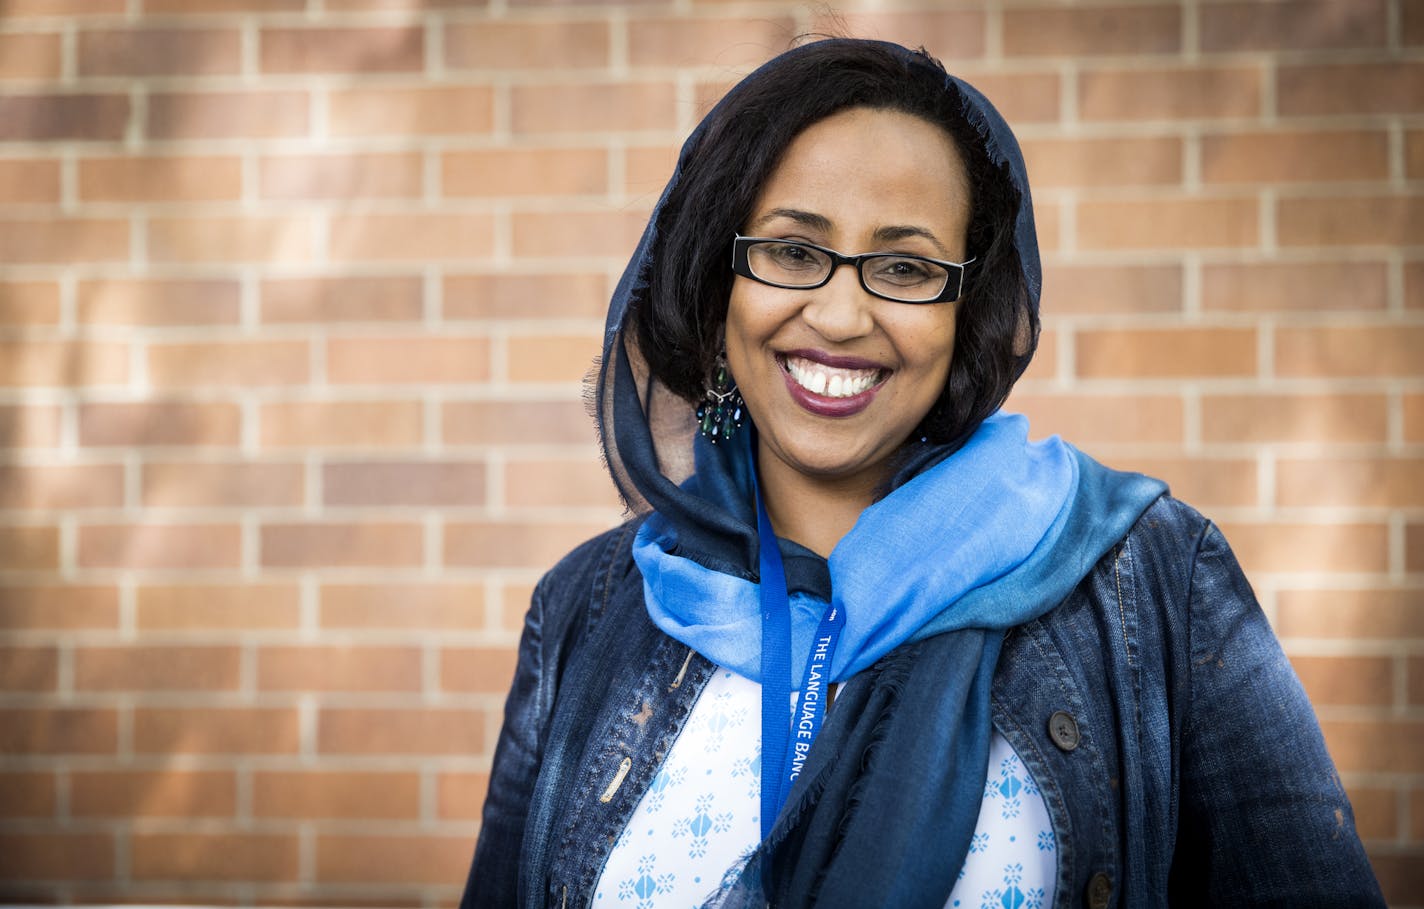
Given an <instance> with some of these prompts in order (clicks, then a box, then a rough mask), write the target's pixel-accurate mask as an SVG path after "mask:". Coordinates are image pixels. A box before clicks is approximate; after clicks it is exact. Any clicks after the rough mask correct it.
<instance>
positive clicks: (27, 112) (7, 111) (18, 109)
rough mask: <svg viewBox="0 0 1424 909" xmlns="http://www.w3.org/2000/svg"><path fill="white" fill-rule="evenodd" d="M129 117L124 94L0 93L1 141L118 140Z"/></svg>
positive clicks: (7, 9) (127, 102)
mask: <svg viewBox="0 0 1424 909" xmlns="http://www.w3.org/2000/svg"><path fill="white" fill-rule="evenodd" d="M9 12H10V10H9V8H8V7H7V8H6V14H7V15H8V14H9ZM128 120H129V99H128V96H127V95H101V94H79V95H30V94H25V95H22V94H11V93H6V94H5V95H0V142H62V141H66V140H70V141H77V142H95V141H107V142H117V141H119V140H120V139H122V138H123V137H124V130H125V129H127V127H128ZM7 255H8V254H7Z"/></svg>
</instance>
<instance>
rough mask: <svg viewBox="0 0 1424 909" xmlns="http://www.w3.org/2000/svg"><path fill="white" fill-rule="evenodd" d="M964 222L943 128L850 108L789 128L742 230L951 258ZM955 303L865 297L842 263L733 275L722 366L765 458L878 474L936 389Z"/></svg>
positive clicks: (957, 258) (834, 472) (822, 474)
mask: <svg viewBox="0 0 1424 909" xmlns="http://www.w3.org/2000/svg"><path fill="white" fill-rule="evenodd" d="M968 227H969V190H968V178H967V176H966V173H965V170H964V165H963V164H962V163H961V161H960V156H959V152H958V150H957V149H956V148H955V145H954V141H953V140H952V139H951V138H950V136H949V134H948V133H947V132H945V131H944V130H943V129H942V128H941V127H939V126H937V125H935V124H933V123H930V122H929V121H927V120H923V119H920V118H919V117H916V116H913V115H911V114H906V113H902V112H899V111H888V110H872V109H869V108H852V109H850V110H846V111H842V112H840V113H838V114H834V115H832V116H830V117H827V118H826V119H824V120H820V121H818V122H816V123H814V124H812V125H811V126H810V127H808V128H807V129H806V130H805V131H804V132H802V133H801V134H800V135H799V136H797V137H796V139H795V140H794V141H793V142H792V143H791V145H790V146H789V147H788V148H787V150H786V154H785V155H784V157H783V158H782V160H781V163H780V164H779V165H778V166H777V168H776V169H775V170H774V171H772V173H771V176H770V178H769V179H768V180H767V182H766V185H765V186H764V187H763V188H762V191H761V196H760V197H759V198H758V199H757V201H756V204H755V206H754V208H753V210H752V215H751V217H750V219H749V220H748V221H747V223H746V224H745V225H744V227H743V229H742V234H743V235H744V236H751V237H775V238H781V239H789V240H801V241H805V242H809V243H814V244H817V245H818V246H825V247H829V248H831V249H834V250H837V251H838V252H841V253H845V254H847V255H854V254H858V253H866V252H897V253H908V254H913V255H920V256H928V257H931V258H934V259H943V260H948V261H951V262H962V261H964V259H965V236H966V233H967V231H968ZM957 306H958V304H957V303H928V304H911V303H897V302H893V301H891V300H885V299H881V298H879V297H874V296H871V295H870V294H869V293H867V292H866V291H865V290H864V288H862V287H861V284H860V280H859V278H858V276H857V275H856V272H855V269H854V268H853V267H849V266H842V267H839V268H837V269H836V271H835V272H834V274H832V276H831V279H830V282H829V283H827V284H826V285H825V286H824V287H818V288H815V289H808V290H789V289H784V288H778V287H770V286H767V285H765V284H760V283H758V282H756V281H754V280H752V279H750V278H744V277H737V278H736V279H735V281H734V283H733V285H732V295H731V299H730V301H729V303H728V307H727V324H726V343H727V364H728V366H729V368H730V371H731V373H732V376H733V377H734V378H735V379H736V381H737V385H738V387H739V388H740V390H741V393H742V396H743V397H744V398H745V399H746V402H747V409H748V411H749V412H750V414H751V416H752V419H753V420H754V421H755V422H756V426H757V431H758V433H759V434H760V438H761V451H760V459H761V463H762V468H763V470H764V471H768V470H772V469H775V468H777V467H778V466H780V465H784V466H785V467H788V468H790V469H792V470H794V471H796V472H797V473H799V474H801V475H803V476H805V477H807V478H813V479H824V480H836V481H847V480H849V481H863V482H864V483H866V484H867V485H870V486H877V485H879V484H880V482H882V481H883V480H885V479H887V478H886V477H885V475H884V474H885V470H886V467H887V464H888V461H887V459H888V458H889V457H890V455H891V454H893V453H894V452H895V450H896V449H897V448H898V447H899V446H900V445H901V444H902V443H903V442H904V441H905V440H906V438H908V437H909V435H910V433H911V432H912V431H913V430H914V429H915V427H916V426H917V425H918V424H919V422H920V420H921V419H923V418H924V416H925V414H926V413H928V412H929V409H930V407H931V406H933V404H934V402H935V401H936V399H938V397H939V395H940V392H941V391H942V390H943V388H944V384H945V381H946V377H947V376H948V374H949V361H950V355H951V353H952V351H953V349H954V322H955V310H956V307H957ZM768 456H770V457H772V458H775V459H777V460H778V461H779V462H780V465H777V464H771V463H768Z"/></svg>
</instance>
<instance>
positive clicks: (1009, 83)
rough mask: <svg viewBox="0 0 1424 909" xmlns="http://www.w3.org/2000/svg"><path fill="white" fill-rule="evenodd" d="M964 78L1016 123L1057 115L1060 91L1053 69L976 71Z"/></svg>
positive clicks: (1034, 121)
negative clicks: (1048, 70) (1010, 71)
mask: <svg viewBox="0 0 1424 909" xmlns="http://www.w3.org/2000/svg"><path fill="white" fill-rule="evenodd" d="M956 75H957V74H956ZM967 79H968V81H969V82H970V83H972V84H973V85H974V87H975V88H977V89H979V91H980V92H981V93H982V94H983V95H984V97H986V98H988V99H989V100H990V101H991V102H993V105H994V107H995V108H997V109H998V111H999V113H1001V114H1003V115H1004V117H1005V119H1007V120H1008V121H1009V122H1010V123H1012V124H1014V125H1016V126H1017V125H1018V124H1021V123H1050V122H1053V121H1056V120H1057V119H1058V118H1059V116H1060V115H1061V111H1060V97H1061V94H1062V91H1061V88H1060V81H1059V76H1058V74H1057V73H1056V72H1052V71H1050V72H1013V73H1003V72H983V73H978V72H976V73H972V74H967Z"/></svg>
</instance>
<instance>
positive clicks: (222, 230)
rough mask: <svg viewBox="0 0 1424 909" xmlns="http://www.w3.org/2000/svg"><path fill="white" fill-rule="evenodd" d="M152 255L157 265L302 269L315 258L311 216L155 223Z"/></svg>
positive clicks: (150, 244)
mask: <svg viewBox="0 0 1424 909" xmlns="http://www.w3.org/2000/svg"><path fill="white" fill-rule="evenodd" d="M148 253H149V257H150V258H151V259H152V260H153V261H155V262H173V263H180V264H182V263H203V262H211V263H229V262H231V263H241V262H268V263H301V262H310V261H311V260H313V259H314V258H315V256H316V250H315V237H314V234H313V230H312V221H311V218H310V216H308V215H305V214H287V215H275V216H272V215H252V216H247V217H237V216H233V217H174V218H154V219H153V220H152V221H150V222H149V225H148Z"/></svg>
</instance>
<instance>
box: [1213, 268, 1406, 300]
mask: <svg viewBox="0 0 1424 909" xmlns="http://www.w3.org/2000/svg"><path fill="white" fill-rule="evenodd" d="M1388 277H1389V275H1388V269H1387V268H1386V266H1385V265H1384V264H1383V263H1379V262H1290V263H1274V262H1253V263H1250V264H1240V265H1226V264H1223V265H1205V266H1203V267H1202V290H1201V296H1202V306H1203V308H1205V309H1208V310H1232V311H1237V312H1292V311H1301V312H1316V311H1324V310H1332V309H1340V310H1350V311H1352V312H1353V311H1359V310H1383V309H1384V308H1385V307H1386V306H1387V305H1388V303H1389V281H1388Z"/></svg>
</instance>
